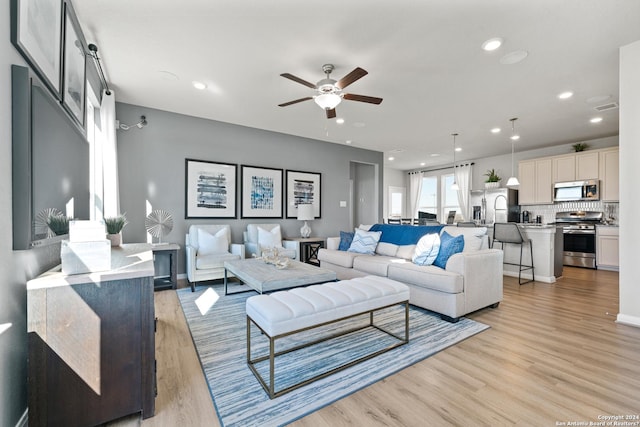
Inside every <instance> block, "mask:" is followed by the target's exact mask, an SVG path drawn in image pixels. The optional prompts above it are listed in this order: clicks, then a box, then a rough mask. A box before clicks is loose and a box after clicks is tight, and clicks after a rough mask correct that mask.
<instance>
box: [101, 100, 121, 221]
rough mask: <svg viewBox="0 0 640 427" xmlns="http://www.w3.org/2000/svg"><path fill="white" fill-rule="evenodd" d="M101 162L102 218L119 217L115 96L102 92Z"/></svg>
mask: <svg viewBox="0 0 640 427" xmlns="http://www.w3.org/2000/svg"><path fill="white" fill-rule="evenodd" d="M100 124H101V132H100V133H101V136H102V150H103V151H102V156H103V157H102V161H103V171H104V195H103V197H104V216H105V217H113V216H117V215H120V214H121V212H120V195H119V193H118V141H117V138H116V95H115V93H114V92H113V90H111V95H107V94H106V93H104V92H103V94H102V104H101V105H100Z"/></svg>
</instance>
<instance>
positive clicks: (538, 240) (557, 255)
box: [487, 224, 562, 283]
mask: <svg viewBox="0 0 640 427" xmlns="http://www.w3.org/2000/svg"><path fill="white" fill-rule="evenodd" d="M487 227H488V231H487V234H489V236H490V238H491V237H492V236H493V226H491V225H489V226H487ZM518 227H520V230H521V231H522V232H523V234H524V236H525V237H526V238H528V239H530V240H531V243H532V247H533V267H534V273H535V277H536V281H537V282H545V283H555V281H556V279H558V278H559V277H562V232H561V231H560V232H558V233H557V232H556V226H555V225H546V224H518ZM495 247H496V248H500V244H498V243H496V246H495ZM504 262H505V263H512V264H518V263H519V262H520V246H519V245H514V244H506V245H504ZM522 263H523V264H526V265H531V257H530V254H529V248H527V247H524V250H523V253H522ZM503 274H504V275H505V276H510V277H518V265H511V264H505V265H504V273H503ZM522 277H523V279H531V278H532V276H531V270H524V271H523V272H522Z"/></svg>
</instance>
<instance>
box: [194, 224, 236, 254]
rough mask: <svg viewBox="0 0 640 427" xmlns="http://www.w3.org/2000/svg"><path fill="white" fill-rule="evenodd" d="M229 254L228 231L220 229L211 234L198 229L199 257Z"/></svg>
mask: <svg viewBox="0 0 640 427" xmlns="http://www.w3.org/2000/svg"><path fill="white" fill-rule="evenodd" d="M228 252H229V239H228V238H227V230H225V229H224V228H222V229H220V230H219V231H218V232H217V233H215V234H211V233H209V232H208V231H205V230H203V229H201V228H199V229H198V255H215V254H224V253H228Z"/></svg>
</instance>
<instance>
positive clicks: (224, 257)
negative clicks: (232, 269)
mask: <svg viewBox="0 0 640 427" xmlns="http://www.w3.org/2000/svg"><path fill="white" fill-rule="evenodd" d="M234 259H240V255H234V254H230V253H228V252H227V253H224V254H215V255H203V256H197V257H196V269H197V270H207V269H210V268H223V267H224V262H225V261H231V260H234Z"/></svg>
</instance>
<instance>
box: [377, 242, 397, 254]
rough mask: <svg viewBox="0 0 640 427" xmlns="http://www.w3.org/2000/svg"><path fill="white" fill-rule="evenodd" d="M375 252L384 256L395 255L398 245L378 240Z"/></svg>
mask: <svg viewBox="0 0 640 427" xmlns="http://www.w3.org/2000/svg"><path fill="white" fill-rule="evenodd" d="M376 253H377V254H378V255H384V256H396V254H397V253H398V245H394V244H393V243H385V242H378V246H376Z"/></svg>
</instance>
